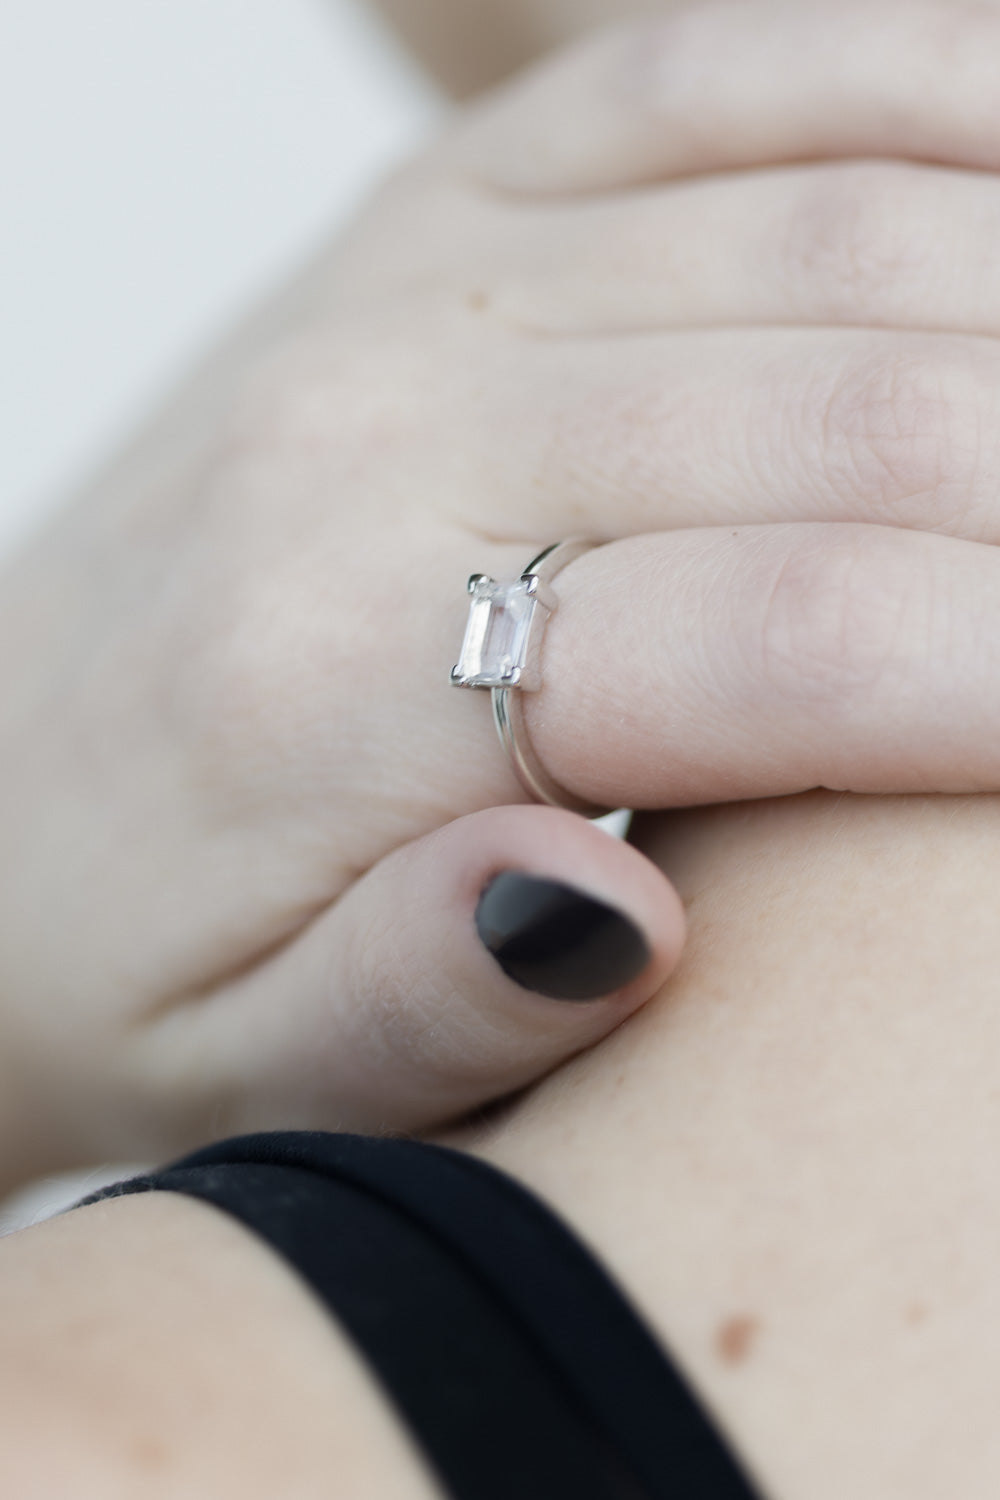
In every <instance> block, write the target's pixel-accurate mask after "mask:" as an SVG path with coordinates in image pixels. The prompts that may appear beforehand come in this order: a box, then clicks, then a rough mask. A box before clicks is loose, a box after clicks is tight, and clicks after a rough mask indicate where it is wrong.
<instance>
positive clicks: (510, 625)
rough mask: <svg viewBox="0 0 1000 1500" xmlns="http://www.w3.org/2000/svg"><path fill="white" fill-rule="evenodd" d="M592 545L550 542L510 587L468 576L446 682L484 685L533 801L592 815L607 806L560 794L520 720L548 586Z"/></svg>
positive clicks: (537, 678) (533, 676)
mask: <svg viewBox="0 0 1000 1500" xmlns="http://www.w3.org/2000/svg"><path fill="white" fill-rule="evenodd" d="M598 545H600V544H599V543H597V542H588V541H584V540H582V539H581V538H578V537H574V538H572V539H571V540H569V541H564V542H554V543H553V544H552V546H550V547H546V548H545V550H544V551H543V552H540V553H539V554H538V556H537V557H534V558H532V560H531V562H530V563H529V564H528V566H527V567H526V568H525V570H524V572H523V573H522V574H521V576H520V578H519V579H518V580H517V582H516V583H514V584H507V585H504V584H498V583H497V582H496V580H495V579H493V578H488V577H487V576H486V575H485V574H482V573H474V574H473V575H472V577H471V578H470V579H469V584H468V589H469V593H470V594H471V595H472V603H471V605H470V609H469V621H468V625H467V627H466V632H465V639H464V641H463V642H462V654H461V657H460V659H459V662H458V665H457V666H456V667H455V668H454V669H453V671H452V674H451V680H452V682H453V684H454V685H455V686H456V687H464V688H489V690H490V696H491V699H492V703H493V720H494V723H495V724H496V727H497V733H498V734H499V736H500V743H501V744H502V745H503V747H504V750H505V751H506V752H507V758H508V759H509V761H510V763H511V766H512V767H513V769H514V772H515V774H516V776H517V779H518V780H519V781H520V783H521V785H522V786H523V787H524V789H525V791H526V792H528V793H529V794H530V795H531V796H532V797H533V798H534V799H535V801H536V802H544V803H547V804H548V805H549V806H550V807H562V808H566V809H568V810H569V811H570V812H577V813H582V814H583V816H584V817H588V818H599V817H603V816H604V815H605V814H606V813H609V812H611V811H613V810H614V809H612V808H608V807H600V806H597V805H596V804H594V803H592V802H586V801H584V800H583V799H582V798H580V797H576V796H574V795H573V794H572V793H571V792H568V791H566V789H565V788H564V787H561V786H560V785H559V784H558V782H556V781H554V780H553V779H552V777H551V776H550V775H549V774H548V772H547V771H546V770H545V767H544V766H543V765H542V763H541V761H540V760H539V759H538V756H537V755H536V754H535V751H534V747H533V746H532V743H531V738H530V736H529V734H528V731H527V728H526V725H525V722H524V718H525V716H524V699H523V697H522V694H524V693H525V692H537V690H538V689H539V688H540V687H541V685H542V683H541V643H542V636H543V634H544V632H545V626H546V624H547V622H548V619H549V616H550V615H552V614H554V612H555V610H556V609H557V608H558V599H557V598H556V596H555V594H554V593H553V592H552V589H551V584H552V581H553V579H554V578H555V577H556V576H557V574H559V573H561V572H562V570H563V568H566V567H568V566H569V564H570V563H572V562H575V561H576V559H577V558H578V557H582V556H583V555H584V553H586V552H591V551H593V549H594V548H595V547H596V546H598Z"/></svg>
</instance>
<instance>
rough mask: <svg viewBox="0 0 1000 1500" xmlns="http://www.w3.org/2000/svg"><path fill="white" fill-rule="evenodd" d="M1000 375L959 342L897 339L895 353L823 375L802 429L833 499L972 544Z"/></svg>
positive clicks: (982, 516)
mask: <svg viewBox="0 0 1000 1500" xmlns="http://www.w3.org/2000/svg"><path fill="white" fill-rule="evenodd" d="M998 374H1000V370H998V368H997V367H996V363H995V360H993V359H991V358H990V357H989V356H988V355H984V354H982V353H980V352H978V351H977V352H973V351H972V349H971V347H970V346H969V345H966V344H963V342H962V341H959V340H945V339H940V340H937V341H936V342H935V347H934V348H933V350H931V349H928V348H927V346H926V345H922V344H921V343H920V342H919V341H913V340H900V342H899V344H898V345H897V346H896V348H895V351H894V352H889V353H888V354H886V353H884V352H882V351H881V350H879V351H878V352H877V353H874V354H872V353H867V354H865V355H863V356H862V357H860V358H854V359H852V360H851V361H850V362H849V363H848V365H847V367H846V368H845V369H843V370H841V371H840V372H839V373H838V374H836V375H835V376H834V378H833V381H832V384H831V383H830V378H829V376H828V375H827V374H824V375H823V376H822V377H821V379H820V381H819V382H817V383H816V384H815V385H814V386H813V388H812V390H807V391H806V394H805V401H806V403H807V406H808V405H811V404H812V402H814V401H815V403H816V404H815V406H814V408H813V410H812V411H807V413H806V418H805V422H806V427H807V429H812V432H813V442H809V443H807V447H813V446H814V445H815V447H816V448H818V451H819V452H821V453H822V455H823V464H824V467H825V471H826V478H827V480H828V481H829V482H830V484H831V485H832V488H833V491H834V493H836V494H838V495H841V496H849V497H852V499H853V503H854V505H855V507H856V510H857V514H858V516H859V518H861V519H864V520H867V521H876V522H884V523H886V524H888V525H897V526H909V527H914V528H918V529H922V530H936V531H945V532H960V533H961V534H962V535H963V536H966V537H971V538H972V539H975V538H976V537H977V535H979V534H981V533H982V531H983V529H984V528H985V527H986V526H987V525H988V507H987V501H988V491H989V487H990V480H991V476H992V479H993V481H994V482H995V479H996V475H997V469H998V460H1000V446H998V439H997V437H996V436H995V432H996V421H995V418H996V416H997V406H998V390H1000V386H998V381H997V375H998Z"/></svg>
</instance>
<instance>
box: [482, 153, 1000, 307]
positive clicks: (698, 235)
mask: <svg viewBox="0 0 1000 1500" xmlns="http://www.w3.org/2000/svg"><path fill="white" fill-rule="evenodd" d="M506 217H507V218H509V214H508V215H507V216H506ZM516 228H517V231H518V232H517V236H516V242H515V244H513V245H511V243H510V241H509V237H505V238H503V239H501V241H500V243H501V245H502V248H503V249H504V250H505V251H506V252H507V253H506V257H505V263H504V264H501V263H500V262H499V258H498V257H494V259H495V260H496V273H495V275H492V276H490V277H488V278H487V279H486V283H485V285H486V286H487V287H488V295H489V296H490V298H491V301H492V307H493V311H494V313H495V314H497V315H500V316H503V317H505V318H507V319H508V320H509V321H511V322H514V323H517V324H519V325H521V326H523V327H527V328H530V329H531V330H533V331H535V332H539V333H548V334H556V333H572V334H581V333H585V334H602V333H605V334H606V333H632V332H643V333H648V332H651V331H653V330H655V329H657V328H660V329H663V328H666V327H685V326H687V327H692V326H701V327H704V326H718V325H723V324H725V325H729V326H733V325H740V324H744V325H747V324H749V325H763V324H798V325H803V324H822V325H831V324H857V325H861V326H866V327H895V328H910V329H927V330H931V329H936V330H943V331H950V332H968V333H972V334H980V335H984V334H990V335H996V334H997V333H998V332H1000V262H998V260H997V255H996V249H995V247H996V244H997V241H998V239H1000V178H997V177H994V176H992V175H987V174H984V173H972V172H961V171H955V170H947V171H946V170H942V169H941V168H939V167H924V166H916V165H913V164H908V163H901V162H888V161H882V162H836V163H826V164H822V165H819V166H812V167H809V168H802V167H786V168H775V169H770V170H766V171H759V172H746V173H738V174H732V175H720V176H715V177H710V178H698V179H696V180H693V181H685V182H679V183H673V184H671V185H670V186H669V187H665V188H657V189H653V190H649V189H646V190H645V191H643V192H641V193H633V194H623V195H620V196H618V197H616V198H615V199H614V200H613V201H611V202H609V201H608V200H607V199H603V198H601V199H591V198H583V199H574V200H572V201H570V202H566V203H560V204H557V205H547V206H546V207H544V208H541V209H536V210H534V211H533V212H532V214H531V215H530V216H521V217H519V218H518V219H517V221H516Z"/></svg>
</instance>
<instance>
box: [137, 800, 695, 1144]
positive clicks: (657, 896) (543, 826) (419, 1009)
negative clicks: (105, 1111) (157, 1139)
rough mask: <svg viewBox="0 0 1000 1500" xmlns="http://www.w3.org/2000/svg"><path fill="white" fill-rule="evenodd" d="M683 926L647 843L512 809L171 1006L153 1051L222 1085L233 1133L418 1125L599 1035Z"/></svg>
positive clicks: (433, 842) (481, 816) (655, 970)
mask: <svg viewBox="0 0 1000 1500" xmlns="http://www.w3.org/2000/svg"><path fill="white" fill-rule="evenodd" d="M683 940H684V914H683V909H682V906H681V903H680V899H679V897H678V896H677V894H676V892H675V891H674V890H673V887H672V886H671V885H670V884H669V883H668V882H667V880H666V878H665V877H664V876H663V875H662V874H661V873H660V871H659V870H658V869H657V868H656V867H655V866H654V865H653V864H651V863H650V862H649V860H648V859H646V858H645V856H644V855H642V854H640V853H639V852H638V850H636V849H633V848H632V847H631V846H630V845H628V844H625V843H622V842H620V841H619V840H617V839H614V838H612V837H610V836H609V835H608V834H607V833H606V832H605V831H604V830H603V829H600V828H596V827H594V825H593V824H591V823H588V822H586V821H585V820H584V819H583V818H580V817H577V816H576V815H574V814H572V813H568V812H563V811H560V810H557V809H554V808H546V807H506V808H493V809H490V810H489V811H486V812H479V813H473V814H472V815H470V816H468V817H465V818H460V819H458V820H457V821H456V822H453V823H451V824H449V825H447V826H446V827H444V828H440V829H438V830H436V831H435V832H434V833H431V834H428V835H427V836H426V837H424V838H422V839H419V840H417V841H416V842H414V843H411V844H408V845H406V846H404V847H403V848H401V849H398V850H396V851H394V852H393V853H392V854H390V855H388V856H387V857H386V858H385V859H383V860H382V861H381V862H380V863H379V864H378V865H376V866H375V867H374V868H373V869H372V870H370V871H369V872H368V873H367V874H366V875H365V876H363V877H362V878H361V879H360V880H359V881H358V882H357V883H356V884H355V885H354V886H353V887H352V888H351V889H350V890H349V891H348V892H347V893H346V894H345V895H344V896H343V897H342V898H341V899H340V900H339V901H338V902H337V904H336V905H335V906H333V907H332V908H330V909H329V910H328V911H326V912H325V913H324V914H323V915H322V916H321V917H320V918H318V919H317V920H316V921H315V922H314V923H313V924H312V926H311V927H310V928H309V929H307V931H306V932H304V933H303V934H302V935H301V936H300V937H298V938H297V939H296V940H295V942H294V943H292V944H291V945H290V946H289V947H287V948H286V949H284V950H283V951H282V952H281V953H280V954H278V955H276V956H275V957H273V958H271V959H270V960H269V961H268V962H267V963H266V964H264V965H263V966H261V967H259V968H258V969H256V970H254V971H253V972H252V973H250V974H249V975H245V976H242V977H241V978H240V979H239V980H238V981H237V982H235V983H234V984H232V985H231V986H230V987H228V988H227V989H225V990H223V991H220V992H218V993H217V994H215V995H214V996H212V997H210V998H209V999H208V1000H207V1001H206V1002H204V1003H203V1004H202V1005H201V1006H200V1007H198V1008H196V1009H195V1010H194V1011H192V1009H191V1008H190V1007H189V1008H188V1009H187V1011H186V1013H185V1015H184V1016H183V1017H180V1016H178V1017H176V1018H175V1020H174V1021H173V1022H171V1019H170V1018H164V1020H163V1022H161V1023H159V1025H160V1027H161V1028H162V1027H163V1026H164V1025H165V1026H166V1031H163V1030H162V1029H161V1031H160V1035H159V1036H158V1037H157V1038H156V1039H155V1042H154V1043H153V1044H152V1045H151V1046H150V1048H149V1054H148V1055H149V1058H150V1059H151V1065H155V1066H157V1067H160V1068H164V1067H165V1068H167V1069H168V1070H169V1073H170V1078H169V1080H167V1079H166V1078H164V1079H161V1082H163V1083H164V1084H165V1085H166V1086H167V1087H168V1088H169V1090H170V1094H171V1096H172V1097H173V1098H175V1099H179V1098H183V1095H184V1079H185V1073H186V1072H187V1071H188V1070H190V1071H191V1073H192V1074H193V1075H194V1076H196V1077H198V1078H199V1088H201V1089H202V1090H205V1089H206V1087H207V1089H208V1090H209V1093H210V1094H211V1095H214V1097H215V1100H216V1105H215V1107H214V1110H213V1112H212V1114H211V1128H212V1131H213V1133H214V1134H216V1135H218V1134H219V1133H220V1126H224V1128H225V1130H230V1129H231V1130H242V1129H250V1128H254V1129H259V1128H266V1127H275V1126H283V1127H286V1128H289V1127H295V1126H305V1127H327V1128H338V1129H351V1130H368V1131H371V1130H416V1129H420V1128H423V1127H426V1126H429V1125H433V1124H438V1123H441V1122H443V1121H446V1120H448V1119H453V1118H456V1117H458V1116H459V1115H461V1114H462V1113H464V1112H465V1111H467V1110H469V1109H472V1108H475V1107H477V1106H480V1105H483V1104H486V1103H488V1102H489V1101H491V1100H493V1099H497V1098H500V1097H502V1096H503V1095H505V1094H508V1093H510V1092H511V1091H513V1090H515V1089H518V1088H522V1087H523V1086H525V1085H526V1084H528V1083H530V1082H532V1081H533V1080H534V1079H537V1078H539V1077H540V1076H542V1075H543V1074H544V1073H546V1072H548V1071H549V1070H550V1069H551V1068H553V1067H555V1066H556V1065H557V1064H558V1063H560V1062H562V1061H564V1060H565V1059H566V1058H568V1057H570V1056H572V1055H573V1054H574V1053H576V1052H578V1051H580V1050H581V1049H583V1048H585V1047H589V1046H591V1045H592V1044H593V1043H594V1042H596V1041H598V1040H599V1039H600V1038H601V1037H603V1036H604V1035H606V1034H607V1033H608V1032H609V1031H611V1030H612V1029H613V1028H614V1027H616V1026H617V1025H618V1024H619V1023H620V1022H621V1021H622V1020H624V1019H625V1017H626V1016H628V1015H630V1014H631V1013H632V1012H633V1011H634V1010H636V1009H637V1008H638V1007H639V1006H641V1005H642V1004H643V1003H644V1002H645V1001H646V1000H648V999H649V998H650V996H651V995H653V994H654V993H655V991H656V990H657V989H658V987H659V986H660V985H661V984H662V983H663V981H664V980H665V979H666V977H667V975H668V974H669V973H670V972H671V970H672V969H673V967H674V966H675V964H676V962H677V959H678V956H679V954H680V950H681V947H682V945H683ZM185 1059H187V1061H185ZM195 1060H197V1065H195ZM213 1079H214V1080H215V1082H214V1084H213V1082H212V1080H213ZM220 1100H221V1101H224V1102H223V1103H221V1105H220V1104H219V1102H218V1101H220ZM201 1102H202V1106H203V1108H207V1107H209V1106H210V1103H211V1101H210V1099H209V1098H208V1097H207V1096H206V1097H205V1098H203V1100H202V1101H201ZM220 1113H221V1115H224V1117H225V1118H224V1120H223V1119H222V1118H220ZM204 1118H205V1116H204V1114H203V1115H202V1120H203V1121H204ZM201 1128H203V1129H204V1125H202V1127H201Z"/></svg>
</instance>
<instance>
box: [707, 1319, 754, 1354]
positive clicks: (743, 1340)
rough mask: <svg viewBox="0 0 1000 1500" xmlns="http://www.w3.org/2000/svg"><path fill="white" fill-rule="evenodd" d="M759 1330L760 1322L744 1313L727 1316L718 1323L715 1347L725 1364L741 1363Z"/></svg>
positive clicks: (749, 1350)
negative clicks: (722, 1321)
mask: <svg viewBox="0 0 1000 1500" xmlns="http://www.w3.org/2000/svg"><path fill="white" fill-rule="evenodd" d="M759 1332H760V1324H759V1323H758V1321H757V1319H756V1318H751V1317H747V1316H745V1315H744V1316H739V1317H734V1318H727V1319H726V1321H725V1322H724V1323H722V1324H720V1325H719V1329H718V1332H717V1333H716V1335H715V1347H716V1349H717V1350H718V1352H719V1357H720V1359H722V1360H723V1361H724V1363H725V1364H727V1365H741V1364H743V1362H744V1360H745V1359H747V1358H748V1357H749V1355H750V1353H751V1352H752V1349H753V1345H754V1342H755V1341H756V1338H757V1335H758V1333H759Z"/></svg>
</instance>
